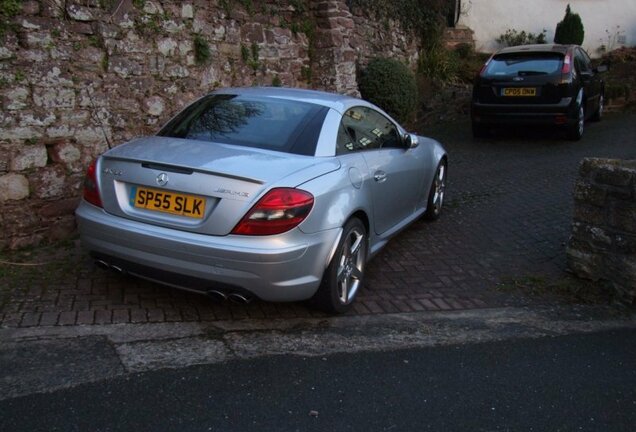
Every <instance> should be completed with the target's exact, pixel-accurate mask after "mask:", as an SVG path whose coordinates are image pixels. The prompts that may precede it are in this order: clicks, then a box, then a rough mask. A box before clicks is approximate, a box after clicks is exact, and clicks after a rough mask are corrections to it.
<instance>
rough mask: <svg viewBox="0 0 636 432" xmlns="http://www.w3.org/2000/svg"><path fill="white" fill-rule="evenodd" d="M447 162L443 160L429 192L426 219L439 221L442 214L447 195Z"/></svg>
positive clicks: (438, 166)
mask: <svg viewBox="0 0 636 432" xmlns="http://www.w3.org/2000/svg"><path fill="white" fill-rule="evenodd" d="M446 172H447V167H446V160H444V159H442V160H441V161H440V163H439V165H437V170H436V171H435V178H434V179H433V183H432V184H431V189H430V190H429V192H428V203H427V205H426V213H424V219H427V220H431V221H432V220H437V219H439V217H440V215H441V214H442V206H443V205H444V194H445V193H446Z"/></svg>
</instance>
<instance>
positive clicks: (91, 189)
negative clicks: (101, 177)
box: [84, 160, 103, 207]
mask: <svg viewBox="0 0 636 432" xmlns="http://www.w3.org/2000/svg"><path fill="white" fill-rule="evenodd" d="M84 199H85V200H86V201H88V202H89V203H91V204H93V205H95V206H97V207H103V206H102V199H101V197H100V196H99V187H98V186H97V160H94V161H93V162H91V164H90V165H89V166H88V169H87V170H86V178H85V179H84Z"/></svg>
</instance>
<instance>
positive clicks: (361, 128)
mask: <svg viewBox="0 0 636 432" xmlns="http://www.w3.org/2000/svg"><path fill="white" fill-rule="evenodd" d="M343 133H344V134H345V135H343ZM339 135H340V136H341V139H339V141H340V142H339V144H338V152H339V153H340V154H342V153H345V152H351V151H359V152H361V154H362V155H363V157H364V160H365V162H366V164H367V167H368V169H369V171H368V172H369V178H368V179H365V182H366V183H367V184H368V185H369V187H370V188H371V190H372V192H371V195H372V200H373V221H374V222H373V225H374V230H375V232H376V233H377V234H382V233H384V232H386V231H388V230H389V229H391V228H392V227H394V226H395V225H397V224H398V223H400V222H401V221H403V220H404V219H405V218H407V217H408V216H410V215H412V214H413V212H414V211H415V206H416V203H417V197H418V195H419V193H420V192H421V190H420V189H421V187H422V182H423V175H424V173H423V171H424V170H423V169H422V160H421V156H420V154H419V153H420V152H417V151H414V150H415V149H414V150H411V149H407V148H406V146H405V144H404V142H403V139H402V137H401V135H400V132H399V129H398V127H397V125H395V124H394V123H393V122H392V121H391V120H390V119H389V118H387V117H386V116H384V115H383V114H381V113H380V112H378V111H376V110H373V109H371V108H368V107H354V108H351V109H349V110H347V112H346V113H345V115H344V116H343V118H342V122H341V133H340V134H339ZM342 137H346V139H345V140H344V141H345V142H342Z"/></svg>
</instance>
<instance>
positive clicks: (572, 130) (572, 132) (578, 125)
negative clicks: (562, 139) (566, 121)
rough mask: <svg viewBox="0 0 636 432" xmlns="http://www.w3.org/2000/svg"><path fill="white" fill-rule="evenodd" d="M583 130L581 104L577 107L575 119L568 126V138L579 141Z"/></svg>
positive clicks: (583, 120)
mask: <svg viewBox="0 0 636 432" xmlns="http://www.w3.org/2000/svg"><path fill="white" fill-rule="evenodd" d="M584 130H585V110H584V109H583V104H581V106H579V107H578V108H577V121H576V122H575V123H574V124H572V125H571V126H568V129H567V136H568V139H570V140H572V141H579V140H580V139H581V138H582V137H583V132H584Z"/></svg>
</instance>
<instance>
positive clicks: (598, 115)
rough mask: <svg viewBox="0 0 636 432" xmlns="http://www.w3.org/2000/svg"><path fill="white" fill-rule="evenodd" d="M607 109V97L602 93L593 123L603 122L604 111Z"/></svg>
mask: <svg viewBox="0 0 636 432" xmlns="http://www.w3.org/2000/svg"><path fill="white" fill-rule="evenodd" d="M604 109H605V95H604V94H603V93H601V94H600V95H599V97H598V108H597V109H596V112H595V113H594V115H593V116H592V121H601V119H602V118H603V110H604Z"/></svg>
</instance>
